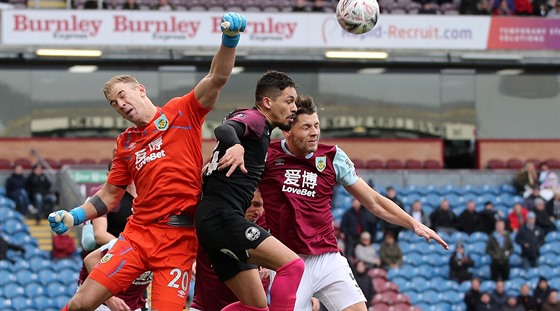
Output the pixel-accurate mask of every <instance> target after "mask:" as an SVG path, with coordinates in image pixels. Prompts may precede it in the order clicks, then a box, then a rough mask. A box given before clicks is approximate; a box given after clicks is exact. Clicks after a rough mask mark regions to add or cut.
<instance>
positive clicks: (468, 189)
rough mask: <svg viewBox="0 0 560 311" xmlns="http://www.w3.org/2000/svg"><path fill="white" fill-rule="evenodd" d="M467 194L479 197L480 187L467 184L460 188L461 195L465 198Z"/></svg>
mask: <svg viewBox="0 0 560 311" xmlns="http://www.w3.org/2000/svg"><path fill="white" fill-rule="evenodd" d="M467 193H472V194H475V195H478V194H479V190H478V187H476V186H473V185H470V184H466V185H464V186H462V187H460V188H459V194H463V196H464V195H465V194H467Z"/></svg>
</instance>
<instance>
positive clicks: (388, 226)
mask: <svg viewBox="0 0 560 311" xmlns="http://www.w3.org/2000/svg"><path fill="white" fill-rule="evenodd" d="M385 197H386V198H387V199H389V200H391V201H393V203H395V204H397V205H398V206H399V207H400V208H401V209H402V210H404V203H403V202H402V201H401V200H400V199H399V198H398V197H397V190H395V188H393V187H391V186H389V187H387V189H386V194H385ZM380 221H381V228H382V229H383V234H386V233H387V231H389V232H391V233H393V236H394V237H395V241H397V242H398V240H399V232H401V230H402V227H401V226H399V225H394V224H392V223H390V222H388V221H385V220H383V219H381V220H380Z"/></svg>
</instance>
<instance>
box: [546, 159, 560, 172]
mask: <svg viewBox="0 0 560 311" xmlns="http://www.w3.org/2000/svg"><path fill="white" fill-rule="evenodd" d="M545 161H546V164H547V165H548V168H549V169H552V170H557V169H560V160H559V159H546V160H545Z"/></svg>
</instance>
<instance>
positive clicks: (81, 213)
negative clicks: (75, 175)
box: [48, 183, 125, 234]
mask: <svg viewBox="0 0 560 311" xmlns="http://www.w3.org/2000/svg"><path fill="white" fill-rule="evenodd" d="M124 192H125V189H124V188H121V187H118V186H114V185H111V184H108V183H105V184H104V185H103V187H102V188H101V189H99V191H97V193H96V194H95V195H93V196H92V197H91V198H90V199H89V200H88V201H87V202H85V203H84V204H83V205H82V206H78V207H75V208H73V209H71V210H70V211H66V210H59V211H55V212H52V213H50V214H49V217H48V220H49V223H50V225H51V229H52V230H53V231H54V232H55V233H56V234H62V233H64V232H66V231H68V229H69V228H72V227H74V226H77V225H79V224H81V223H83V222H84V221H86V220H90V219H93V218H96V217H99V216H101V215H105V214H107V213H108V212H109V211H110V210H112V209H113V208H114V207H115V206H117V205H118V204H119V201H120V200H121V198H122V196H123V195H124Z"/></svg>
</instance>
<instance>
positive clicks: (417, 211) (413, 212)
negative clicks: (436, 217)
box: [410, 200, 432, 227]
mask: <svg viewBox="0 0 560 311" xmlns="http://www.w3.org/2000/svg"><path fill="white" fill-rule="evenodd" d="M410 216H412V218H414V219H416V220H417V221H419V222H421V223H423V224H424V225H426V226H428V227H431V226H432V224H431V223H430V217H429V216H428V214H426V213H424V208H423V207H422V202H420V201H419V200H416V201H414V202H412V206H411V207H410Z"/></svg>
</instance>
